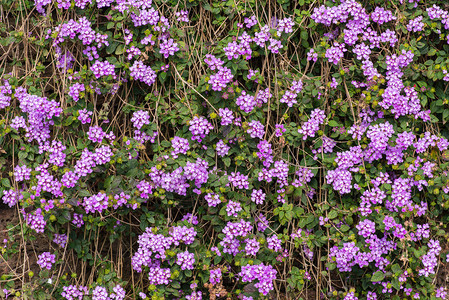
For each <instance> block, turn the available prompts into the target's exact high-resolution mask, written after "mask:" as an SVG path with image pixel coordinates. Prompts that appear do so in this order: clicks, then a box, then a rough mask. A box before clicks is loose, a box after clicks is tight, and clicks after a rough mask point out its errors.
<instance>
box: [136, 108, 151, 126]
mask: <svg viewBox="0 0 449 300" xmlns="http://www.w3.org/2000/svg"><path fill="white" fill-rule="evenodd" d="M131 122H132V123H133V126H134V127H135V128H137V129H141V128H142V126H144V125H148V124H150V115H149V114H148V112H147V111H143V110H138V111H136V112H134V113H133V116H132V118H131Z"/></svg>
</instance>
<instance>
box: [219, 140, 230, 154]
mask: <svg viewBox="0 0 449 300" xmlns="http://www.w3.org/2000/svg"><path fill="white" fill-rule="evenodd" d="M229 149H231V147H229V146H228V145H226V144H225V143H224V142H223V140H219V141H218V143H217V144H216V150H217V155H218V156H221V157H223V156H226V155H228V151H229Z"/></svg>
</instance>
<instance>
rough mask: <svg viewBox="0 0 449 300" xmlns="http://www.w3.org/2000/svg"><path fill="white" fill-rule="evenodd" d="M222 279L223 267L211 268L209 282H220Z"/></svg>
mask: <svg viewBox="0 0 449 300" xmlns="http://www.w3.org/2000/svg"><path fill="white" fill-rule="evenodd" d="M220 281H221V269H220V268H217V269H212V270H210V277H209V282H210V283H211V284H219V283H220Z"/></svg>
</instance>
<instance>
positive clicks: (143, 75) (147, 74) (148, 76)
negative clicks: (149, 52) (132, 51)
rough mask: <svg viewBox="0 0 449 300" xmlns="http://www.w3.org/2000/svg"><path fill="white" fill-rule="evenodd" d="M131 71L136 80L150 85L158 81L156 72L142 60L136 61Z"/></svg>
mask: <svg viewBox="0 0 449 300" xmlns="http://www.w3.org/2000/svg"><path fill="white" fill-rule="evenodd" d="M129 71H130V74H129V75H130V76H131V77H132V78H134V80H139V81H142V82H143V83H145V84H147V85H149V86H151V85H152V84H153V83H154V82H155V81H156V72H155V71H153V70H152V69H151V67H149V66H146V65H145V64H144V63H143V62H141V61H134V63H133V65H132V66H131V67H130V68H129Z"/></svg>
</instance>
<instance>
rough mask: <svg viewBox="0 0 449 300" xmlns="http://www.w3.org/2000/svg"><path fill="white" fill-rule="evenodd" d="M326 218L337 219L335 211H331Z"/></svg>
mask: <svg viewBox="0 0 449 300" xmlns="http://www.w3.org/2000/svg"><path fill="white" fill-rule="evenodd" d="M327 217H328V218H329V219H330V220H332V219H335V218H336V217H338V212H337V211H336V210H331V211H330V213H329V214H328V215H327Z"/></svg>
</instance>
